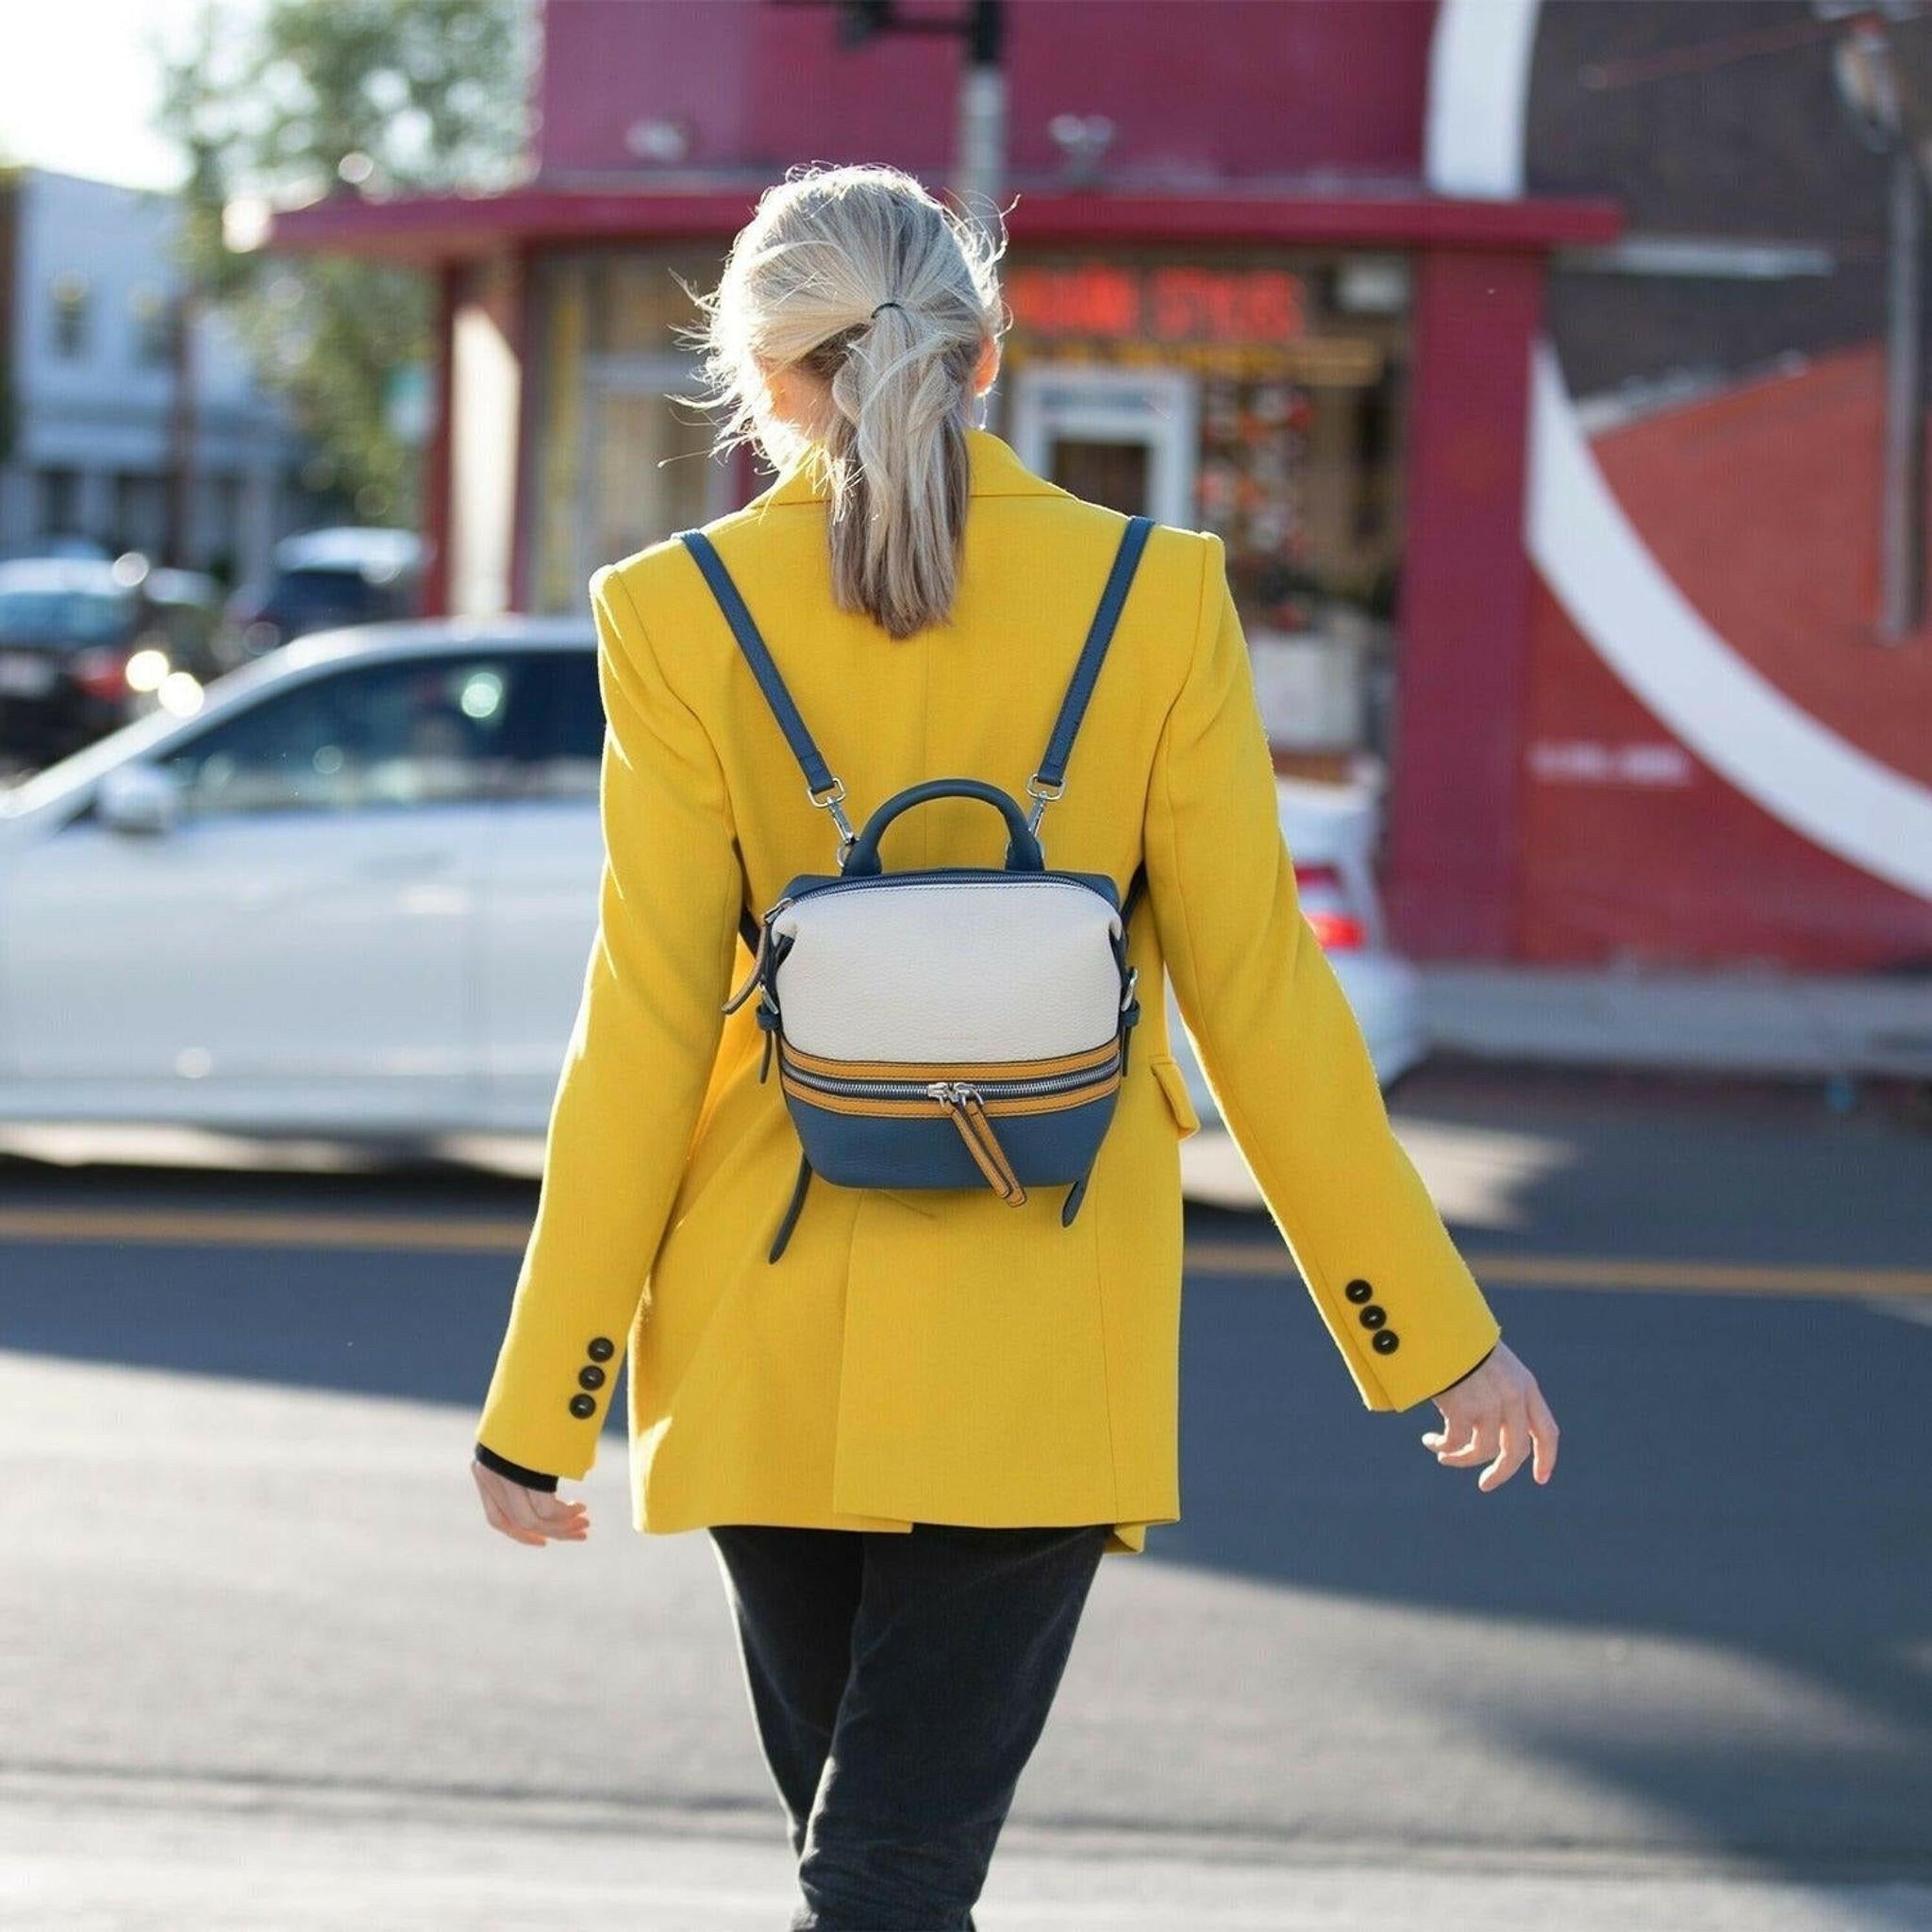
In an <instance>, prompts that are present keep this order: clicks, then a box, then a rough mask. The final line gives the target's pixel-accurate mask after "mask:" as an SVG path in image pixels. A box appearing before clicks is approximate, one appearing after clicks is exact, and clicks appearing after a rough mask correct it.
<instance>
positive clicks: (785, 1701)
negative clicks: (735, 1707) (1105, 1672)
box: [710, 1524, 1108, 1932]
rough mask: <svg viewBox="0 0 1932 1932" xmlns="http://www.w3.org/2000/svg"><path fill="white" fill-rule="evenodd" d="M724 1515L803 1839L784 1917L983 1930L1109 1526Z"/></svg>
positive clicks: (722, 1538) (753, 1651) (924, 1930)
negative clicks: (1002, 1849)
mask: <svg viewBox="0 0 1932 1932" xmlns="http://www.w3.org/2000/svg"><path fill="white" fill-rule="evenodd" d="M710 1534H711V1539H712V1542H713V1544H714V1546H715V1548H716V1550H717V1553H718V1558H719V1567H720V1569H721V1571H722V1572H723V1574H724V1582H725V1588H726V1591H727V1593H728V1595H729V1597H730V1602H731V1607H732V1613H733V1615H734V1617H735V1619H736V1622H737V1626H738V1639H739V1653H740V1656H741V1658H742V1660H743V1664H744V1674H745V1682H746V1686H747V1688H748V1690H749V1691H750V1693H751V1705H752V1714H753V1716H754V1717H755V1718H756V1720H757V1723H758V1737H759V1740H760V1742H761V1744H762V1745H763V1747H764V1753H765V1760H766V1762H767V1763H768V1764H769V1765H770V1766H771V1769H772V1776H773V1778H774V1782H775V1783H776V1785H777V1787H778V1792H779V1795H780V1797H781V1798H782V1799H783V1800H784V1803H785V1808H786V1811H787V1813H788V1814H789V1816H790V1819H791V1846H792V1850H793V1851H794V1852H795V1853H797V1855H798V1882H799V1890H800V1891H801V1893H802V1894H803V1898H802V1901H801V1903H800V1905H799V1907H798V1908H797V1911H796V1912H795V1913H794V1915H793V1917H792V1919H791V1927H790V1932H973V1909H972V1908H973V1905H974V1900H975V1899H977V1898H978V1896H979V1892H980V1888H981V1886H982V1885H983V1884H984V1883H985V1881H986V1872H987V1867H988V1865H989V1864H990V1863H991V1859H992V1851H993V1844H994V1842H995V1840H997V1839H998V1837H999V1833H1000V1827H1001V1826H1002V1825H1003V1824H1005V1823H1006V1818H1007V1810H1008V1807H1009V1806H1010V1805H1011V1803H1012V1799H1013V1790H1014V1787H1015V1786H1016V1785H1017V1784H1018V1782H1019V1779H1020V1774H1021V1772H1022V1770H1023V1769H1024V1767H1025V1763H1026V1760H1027V1758H1028V1757H1030V1756H1031V1755H1032V1752H1033V1747H1034V1745H1035V1744H1036V1743H1038V1742H1039V1740H1040V1734H1041V1729H1042V1728H1043V1727H1044V1725H1045V1723H1046V1714H1047V1711H1048V1709H1049V1708H1050V1707H1051V1706H1052V1704H1053V1700H1054V1694H1055V1692H1056V1691H1058V1689H1059V1683H1060V1675H1061V1673H1062V1671H1063V1670H1064V1669H1065V1666H1066V1661H1067V1656H1068V1653H1069V1652H1070V1651H1071V1650H1072V1648H1073V1643H1074V1630H1075V1628H1076V1627H1077V1625H1078V1624H1079V1621H1080V1612H1081V1610H1082V1608H1083V1607H1085V1604H1086V1601H1087V1592H1088V1591H1089V1589H1090V1587H1091V1584H1092V1581H1093V1576H1094V1572H1095V1571H1096V1569H1097V1568H1098V1566H1099V1563H1100V1554H1101V1550H1102V1547H1103V1546H1104V1545H1105V1543H1106V1541H1107V1534H1108V1532H1107V1526H1106V1525H1105V1524H1096V1525H1093V1526H1091V1527H1087V1528H1078V1529H967V1528H959V1527H955V1526H951V1525H947V1524H917V1525H916V1526H915V1527H914V1528H913V1529H912V1530H911V1531H910V1532H909V1533H908V1532H906V1531H887V1530H881V1531H872V1530H847V1529H782V1528H775V1527H772V1526H769V1525H732V1526H728V1527H719V1528H715V1529H713V1530H712V1531H711V1532H710Z"/></svg>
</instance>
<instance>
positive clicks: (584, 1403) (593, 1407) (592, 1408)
mask: <svg viewBox="0 0 1932 1932" xmlns="http://www.w3.org/2000/svg"><path fill="white" fill-rule="evenodd" d="M570 1412H571V1414H573V1415H595V1414H596V1413H597V1401H596V1398H595V1397H594V1396H591V1395H573V1396H572V1397H571V1399H570Z"/></svg>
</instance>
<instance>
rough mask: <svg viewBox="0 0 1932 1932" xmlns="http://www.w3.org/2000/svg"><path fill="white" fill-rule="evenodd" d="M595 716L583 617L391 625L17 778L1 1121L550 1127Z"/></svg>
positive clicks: (577, 916)
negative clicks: (186, 714) (187, 713)
mask: <svg viewBox="0 0 1932 1932" xmlns="http://www.w3.org/2000/svg"><path fill="white" fill-rule="evenodd" d="M603 730H604V720H603V712H602V708H601V707H600V703H599V698H598V691H597V673H596V652H595V643H594V639H593V637H592V634H591V630H590V628H589V626H588V625H586V624H583V623H580V622H579V623H571V622H566V621H559V622H556V623H550V624H545V623H542V622H539V621H533V620H522V619H506V620H502V621H499V622H495V623H489V624H477V625H451V624H445V623H428V622H421V623H401V624H394V625H372V626H368V627H365V628H358V629H357V630H354V631H346V632H332V633H321V634H318V635H316V636H314V637H310V638H305V639H301V640H299V641H297V642H295V643H293V644H291V645H290V646H288V648H287V649H286V650H284V651H280V652H277V653H275V654H274V655H273V656H271V657H269V658H262V659H261V660H259V661H258V662H256V663H253V664H250V665H247V666H244V667H243V668H242V669H241V670H239V671H236V672H234V673H232V674H231V675H228V676H225V677H222V678H218V679H217V680H215V682H214V683H212V684H211V685H209V686H208V691H207V693H206V698H205V702H204V704H203V706H202V708H201V709H200V710H199V711H198V712H197V713H196V714H195V715H194V716H192V717H191V718H178V717H171V716H168V715H166V714H164V713H159V712H158V713H155V714H154V715H152V716H150V717H147V718H143V719H142V720H140V721H139V722H137V723H135V724H130V725H127V726H125V728H123V729H122V730H119V731H116V732H114V733H112V734H111V735H109V736H108V737H107V738H104V739H101V740H100V741H97V742H96V743H94V744H92V745H91V746H89V747H88V748H87V749H86V750H85V751H82V752H79V753H77V754H76V755H75V756H74V757H73V758H66V759H63V760H62V761H61V762H60V763H58V764H56V765H51V766H49V767H48V768H47V769H46V770H45V771H43V772H42V773H41V774H38V775H37V776H35V777H32V778H29V779H28V780H26V781H25V783H24V784H22V785H19V786H17V787H15V788H13V789H12V790H11V791H6V792H0V1118H4V1119H10V1120H14V1121H21V1120H31V1121H113V1122H126V1121H140V1122H155V1121H159V1122H170V1123H184V1124H193V1125H198V1126H226V1127H233V1128H237V1129H258V1130H263V1131H284V1130H289V1129H298V1128H299V1129H308V1130H314V1131H318V1132H341V1133H346V1134H358V1133H371V1134H373V1133H385V1134H389V1133H393V1134H413V1133H419V1132H439V1131H455V1130H466V1129H467V1130H493V1129H501V1130H504V1131H509V1132H525V1131H536V1132H541V1130H542V1127H543V1125H544V1123H545V1121H546V1119H547V1115H548V1109H549V1105H550V1100H551V1097H552V1094H553V1092H554V1091H555V1088H556V1083H557V1076H558V1070H559V1069H560V1068H561V1066H562V1063H563V1054H564V1047H565V1042H566V1041H567V1040H568V1039H569V1035H570V1028H571V1023H572V1020H573V1018H574V1016H575V1008H576V1002H577V996H578V992H579V989H580V987H581V985H582V980H583V973H584V965H585V961H586V958H588V955H589V951H590V942H591V932H592V929H593V927H594V924H595V916H596V889H597V876H598V870H599V866H600V863H601V857H602V842H601V839H600V835H599V828H598V818H597V778H598V769H599V759H600V756H601V752H602V745H603Z"/></svg>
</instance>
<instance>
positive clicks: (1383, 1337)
mask: <svg viewBox="0 0 1932 1932" xmlns="http://www.w3.org/2000/svg"><path fill="white" fill-rule="evenodd" d="M1369 1346H1370V1347H1371V1348H1373V1349H1374V1351H1375V1353H1376V1354H1377V1355H1391V1354H1392V1353H1393V1352H1394V1351H1395V1350H1396V1349H1398V1348H1400V1347H1401V1346H1402V1340H1401V1338H1400V1337H1399V1336H1398V1335H1397V1334H1396V1332H1395V1331H1394V1329H1392V1328H1382V1329H1378V1330H1377V1331H1376V1335H1375V1339H1374V1341H1372V1342H1370V1344H1369Z"/></svg>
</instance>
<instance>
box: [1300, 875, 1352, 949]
mask: <svg viewBox="0 0 1932 1932" xmlns="http://www.w3.org/2000/svg"><path fill="white" fill-rule="evenodd" d="M1294 884H1295V891H1296V892H1297V893H1298V894H1299V895H1300V898H1301V902H1302V911H1303V912H1304V913H1305V914H1306V915H1307V922H1308V925H1309V927H1310V928H1311V929H1312V931H1313V932H1314V935H1315V937H1316V938H1317V939H1318V940H1320V941H1321V942H1322V950H1323V951H1324V953H1358V952H1360V951H1361V950H1362V948H1363V947H1365V946H1366V945H1367V944H1368V942H1369V930H1368V926H1367V924H1366V923H1365V922H1364V921H1363V919H1362V917H1361V915H1360V914H1359V913H1358V912H1357V910H1356V909H1355V908H1354V906H1353V905H1352V904H1351V903H1350V900H1349V896H1348V883H1347V881H1346V880H1345V879H1343V877H1342V876H1341V873H1340V872H1339V871H1338V870H1337V869H1336V868H1335V867H1334V866H1332V865H1298V866H1296V867H1295V869H1294Z"/></svg>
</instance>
